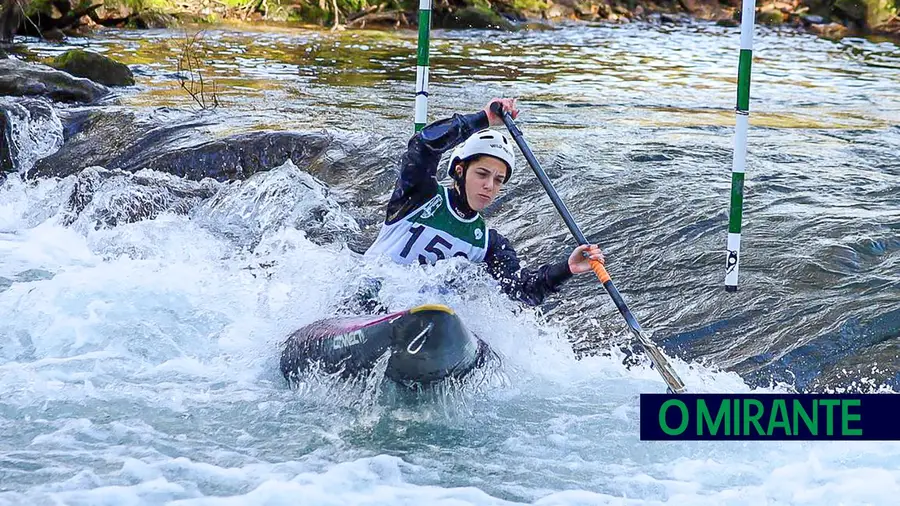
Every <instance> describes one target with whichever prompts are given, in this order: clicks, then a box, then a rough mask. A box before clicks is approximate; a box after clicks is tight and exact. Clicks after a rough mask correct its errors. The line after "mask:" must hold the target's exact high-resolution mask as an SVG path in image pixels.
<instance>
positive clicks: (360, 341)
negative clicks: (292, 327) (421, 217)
mask: <svg viewBox="0 0 900 506" xmlns="http://www.w3.org/2000/svg"><path fill="white" fill-rule="evenodd" d="M385 353H389V357H388V362H387V368H386V370H385V376H386V377H387V378H389V379H391V380H393V381H395V382H397V383H399V384H401V385H405V386H410V387H411V386H417V385H418V386H424V385H430V384H434V383H436V382H440V381H442V380H444V379H447V378H462V377H463V376H465V375H466V374H468V373H469V372H470V371H471V370H473V369H475V368H477V367H480V366H481V365H483V364H484V363H485V362H486V361H487V359H488V357H489V356H490V355H491V352H490V347H489V346H488V345H487V343H485V342H484V341H482V340H481V339H480V338H478V337H477V336H475V335H474V334H473V333H471V332H470V331H469V330H468V329H467V328H466V327H465V326H464V325H463V322H462V320H461V319H460V318H459V316H458V315H457V314H456V313H454V311H453V310H452V309H450V308H449V307H447V306H443V305H438V304H430V305H424V306H419V307H415V308H412V309H408V310H406V311H399V312H395V313H391V314H387V315H375V316H346V317H334V318H327V319H324V320H320V321H317V322H314V323H312V324H310V325H307V326H305V327H302V328H300V329H298V330H296V331H295V332H294V333H293V334H291V335H290V337H288V339H287V340H286V341H285V343H284V349H283V351H282V354H281V372H282V374H284V377H285V378H286V379H287V380H288V382H291V383H292V382H294V381H297V380H298V379H299V378H300V376H301V375H302V374H303V373H304V372H306V371H308V370H309V369H310V368H311V367H313V366H314V365H318V366H319V367H320V368H321V370H322V371H323V372H325V373H328V374H336V373H339V374H340V375H341V376H342V377H344V378H347V377H351V376H357V375H361V374H365V373H367V372H369V371H371V370H372V368H373V367H374V366H375V364H376V362H377V361H378V359H379V358H381V357H382V356H383V355H384V354H385Z"/></svg>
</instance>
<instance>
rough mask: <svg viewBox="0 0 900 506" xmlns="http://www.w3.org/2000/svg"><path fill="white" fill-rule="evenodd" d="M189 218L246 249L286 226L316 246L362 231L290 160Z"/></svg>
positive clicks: (230, 188) (208, 203)
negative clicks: (303, 235) (268, 233)
mask: <svg viewBox="0 0 900 506" xmlns="http://www.w3.org/2000/svg"><path fill="white" fill-rule="evenodd" d="M191 217H192V219H194V220H196V221H197V222H199V223H201V224H203V225H204V226H205V227H207V228H209V229H212V230H215V231H218V232H220V233H223V234H224V235H226V236H228V237H229V238H230V239H232V240H235V241H237V242H238V243H239V244H241V245H242V246H244V247H254V246H256V244H258V243H259V241H260V240H262V238H263V236H264V235H265V234H266V233H267V232H277V231H278V230H280V229H282V228H284V227H291V228H297V229H299V230H303V231H304V232H305V233H306V236H307V238H308V239H310V240H311V241H313V242H314V243H316V244H327V243H333V242H346V241H348V240H351V239H352V238H353V237H354V236H356V235H357V234H358V233H359V231H360V228H359V225H358V224H357V223H356V221H355V220H354V219H353V218H352V217H351V216H350V215H349V214H347V213H346V212H345V211H344V210H343V209H342V208H341V205H340V204H339V203H338V202H337V200H335V198H334V197H333V196H332V195H331V190H330V188H329V187H328V186H327V185H326V184H325V183H323V182H322V181H319V180H318V179H316V178H315V177H313V176H312V175H311V174H309V173H308V172H306V171H303V170H301V169H300V168H298V167H297V166H296V165H295V164H294V163H293V162H291V161H290V160H287V161H286V162H284V163H283V164H281V165H280V166H278V167H275V168H273V169H272V170H269V171H267V172H264V173H257V174H254V175H253V176H251V177H250V178H248V179H247V180H246V181H241V182H239V183H234V184H231V185H228V186H226V187H223V188H222V190H221V191H220V192H218V193H217V194H216V196H215V197H213V198H212V199H210V200H208V201H206V202H204V204H203V205H202V206H200V207H198V208H197V209H196V211H195V212H193V213H192V214H191Z"/></svg>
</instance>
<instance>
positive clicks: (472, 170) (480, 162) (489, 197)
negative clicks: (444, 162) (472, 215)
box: [456, 156, 506, 211]
mask: <svg viewBox="0 0 900 506" xmlns="http://www.w3.org/2000/svg"><path fill="white" fill-rule="evenodd" d="M462 172H463V167H462V164H460V165H457V166H456V173H457V174H462ZM465 172H466V200H467V201H468V202H469V207H471V208H472V210H473V211H481V210H482V209H484V208H485V207H487V206H489V205H490V204H491V202H493V201H494V199H495V198H497V194H498V193H500V189H501V188H503V181H504V180H505V179H506V164H505V163H503V162H502V161H500V159H498V158H494V157H493V156H480V157H478V158H475V159H473V160H470V161H469V170H467V171H465Z"/></svg>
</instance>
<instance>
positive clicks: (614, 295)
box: [491, 102, 685, 393]
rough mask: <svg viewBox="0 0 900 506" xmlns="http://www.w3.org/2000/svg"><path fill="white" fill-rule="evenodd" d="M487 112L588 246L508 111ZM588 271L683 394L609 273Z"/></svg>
mask: <svg viewBox="0 0 900 506" xmlns="http://www.w3.org/2000/svg"><path fill="white" fill-rule="evenodd" d="M491 112H493V113H494V114H496V115H498V116H500V117H501V118H503V123H504V124H505V125H506V128H507V129H508V130H509V133H510V134H512V136H513V140H515V141H516V144H517V145H518V146H519V149H520V150H521V151H522V154H523V155H525V159H526V160H528V165H530V166H531V169H532V170H533V171H534V174H535V175H536V176H537V178H538V180H539V181H540V182H541V185H542V186H543V187H544V190H545V191H546V192H547V195H548V196H549V197H550V200H551V201H552V202H553V205H554V206H555V207H556V210H557V211H558V212H559V215H560V216H561V217H562V219H563V221H565V222H566V226H567V227H569V231H570V232H571V233H572V235H573V236H575V239H576V240H577V241H578V243H579V244H588V241H587V238H586V237H585V236H584V234H583V233H582V232H581V229H580V228H578V225H577V224H576V223H575V220H574V219H573V218H572V214H571V213H570V212H569V210H568V208H566V204H565V203H563V201H562V199H560V198H559V194H558V193H557V192H556V189H555V188H554V187H553V183H551V182H550V178H548V177H547V174H546V173H545V172H544V169H543V168H542V167H541V164H540V163H539V162H538V161H537V158H535V157H534V153H532V152H531V148H529V147H528V144H527V143H526V142H525V139H524V138H523V137H522V132H521V130H519V127H518V126H516V123H515V122H514V121H513V119H512V116H511V115H510V114H509V112H507V111H504V110H503V107H502V106H501V105H500V103H499V102H494V103H493V104H491ZM591 269H592V270H593V271H594V274H596V275H597V278H598V279H599V280H600V282H601V283H602V284H603V288H604V289H605V290H606V293H607V294H609V296H610V298H611V299H612V301H613V303H614V304H615V305H616V308H617V309H618V310H619V313H621V314H622V317H623V318H625V321H626V322H627V323H628V326H629V327H630V328H631V332H632V333H633V334H634V336H635V338H636V339H637V340H638V342H639V343H640V344H641V346H643V348H644V350H645V351H646V352H647V355H648V356H649V357H650V361H651V362H652V363H653V365H654V366H655V367H656V370H657V371H658V372H659V374H660V376H662V378H663V380H664V381H665V382H666V385H668V387H669V391H670V392H674V393H682V392H684V391H685V386H684V382H683V381H681V378H679V377H678V374H676V373H675V370H674V369H673V368H672V366H671V365H670V364H669V361H668V360H667V359H666V357H665V356H664V355H663V354H662V352H661V351H660V350H659V348H658V347H657V346H656V345H655V344H653V342H652V341H650V339H648V338H647V336H645V335H644V332H643V330H641V326H640V324H639V323H638V321H637V319H636V318H635V317H634V315H633V314H632V313H631V310H630V309H628V305H627V304H625V299H623V298H622V295H621V294H620V293H619V290H617V289H616V286H615V285H614V284H613V282H612V279H611V278H610V276H609V273H608V272H606V267H604V266H603V264H602V263H600V262H598V261H597V260H591Z"/></svg>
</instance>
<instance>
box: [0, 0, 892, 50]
mask: <svg viewBox="0 0 900 506" xmlns="http://www.w3.org/2000/svg"><path fill="white" fill-rule="evenodd" d="M740 5H741V2H740V0H659V1H646V0H494V1H490V0H438V1H436V2H434V5H433V9H434V15H433V25H434V26H435V27H437V28H469V27H471V28H487V29H499V30H516V29H523V28H537V27H543V28H547V27H549V26H550V23H552V22H560V21H586V22H610V23H629V22H632V21H659V22H663V23H677V22H680V21H685V20H686V19H689V18H696V19H704V20H713V21H716V22H718V23H720V24H723V25H734V24H737V22H738V19H739V18H740ZM23 6H24V8H23ZM0 9H2V10H0V41H2V40H9V39H10V38H11V37H12V34H14V33H19V34H29V35H39V36H42V37H44V38H46V39H48V40H53V39H61V38H63V37H65V36H66V34H74V33H84V32H85V31H90V30H93V29H96V28H97V27H101V26H116V27H134V28H159V27H169V26H174V25H177V24H179V23H217V22H222V21H230V20H239V21H245V22H288V23H302V24H311V25H318V26H323V27H331V28H332V29H358V28H378V29H385V28H388V29H389V28H410V27H414V26H415V25H416V23H417V20H418V16H417V14H416V11H417V9H418V2H417V1H414V0H388V1H383V0H33V1H30V2H24V3H23V2H21V1H19V0H2V8H0ZM757 22H758V23H761V24H767V25H790V26H794V27H797V28H799V29H803V30H807V31H810V32H812V33H815V34H818V35H823V36H827V37H842V36H846V35H886V36H894V37H900V16H898V0H774V1H772V0H763V1H762V2H757Z"/></svg>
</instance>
